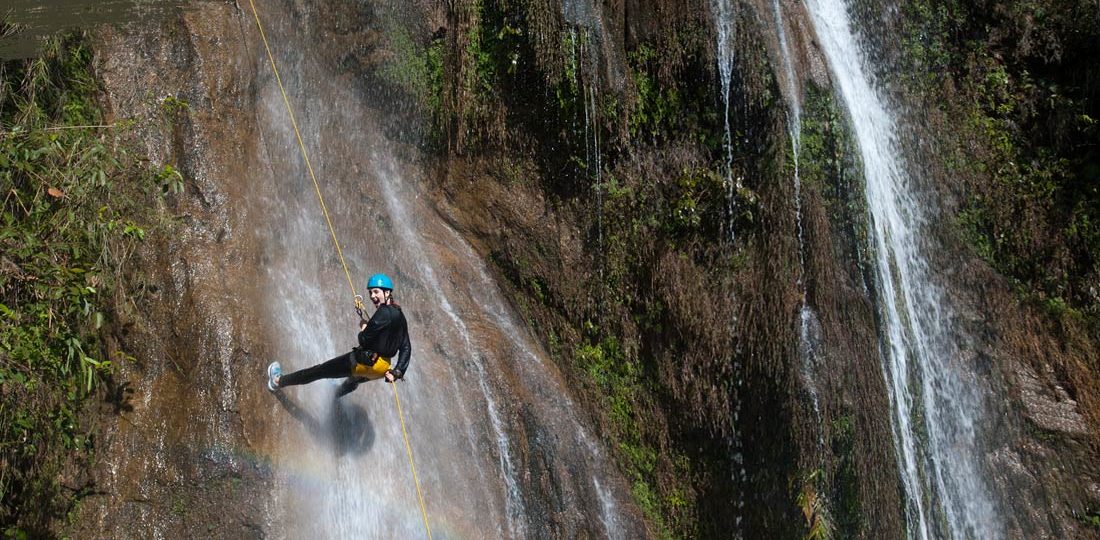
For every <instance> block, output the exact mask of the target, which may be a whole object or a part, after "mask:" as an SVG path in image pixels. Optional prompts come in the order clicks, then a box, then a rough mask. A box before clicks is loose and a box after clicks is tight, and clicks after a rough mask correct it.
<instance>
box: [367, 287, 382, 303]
mask: <svg viewBox="0 0 1100 540" xmlns="http://www.w3.org/2000/svg"><path fill="white" fill-rule="evenodd" d="M370 301H371V303H372V304H374V307H378V306H380V305H382V304H384V303H386V290H385V289H379V288H378V287H374V288H373V289H371V290H370Z"/></svg>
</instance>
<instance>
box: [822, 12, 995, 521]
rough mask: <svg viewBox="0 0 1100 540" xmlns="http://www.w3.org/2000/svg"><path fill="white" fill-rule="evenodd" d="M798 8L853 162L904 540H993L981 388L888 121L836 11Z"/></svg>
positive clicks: (845, 19)
mask: <svg viewBox="0 0 1100 540" xmlns="http://www.w3.org/2000/svg"><path fill="white" fill-rule="evenodd" d="M806 5H807V7H808V9H809V11H810V13H811V18H812V21H813V25H814V28H815V30H816V32H817V36H818V39H819V41H820V45H821V48H822V51H823V52H824V54H825V56H826V58H827V62H828V64H829V67H830V70H831V73H832V76H833V81H834V84H835V86H836V88H837V89H838V91H839V94H840V96H841V98H842V101H843V103H844V105H845V107H846V108H847V111H848V115H849V117H850V119H851V122H852V127H853V130H854V132H855V135H856V141H857V143H858V146H859V154H860V157H861V159H862V166H863V173H864V177H865V181H866V186H865V195H866V202H867V207H868V211H869V216H868V217H869V219H868V221H869V225H868V227H869V230H868V235H869V238H870V242H871V247H872V249H873V251H874V255H873V257H874V267H875V271H876V275H877V302H878V307H877V309H878V312H879V319H880V323H879V324H880V329H879V334H880V357H881V359H882V368H883V376H884V378H885V380H886V386H887V389H888V395H889V398H890V402H891V405H892V409H893V411H892V416H891V419H892V425H893V431H894V437H895V452H896V457H897V462H898V467H899V470H900V475H901V480H902V485H903V487H904V490H905V494H906V508H905V514H906V521H907V527H908V533H909V536H910V537H917V538H922V539H923V538H934V537H953V538H998V537H1001V536H1002V535H1003V532H1002V530H1001V528H1000V527H999V525H998V520H997V519H996V516H997V512H996V509H995V503H994V501H993V499H992V495H991V493H990V489H989V486H988V484H987V482H988V481H987V480H986V478H984V476H983V470H982V463H981V458H982V456H981V454H980V452H981V450H980V448H979V446H978V435H979V434H978V433H976V430H977V429H978V428H980V427H981V424H980V422H981V418H982V413H983V409H984V403H983V401H984V397H983V395H982V394H981V388H983V384H982V383H981V382H980V381H978V380H976V378H975V376H974V374H973V373H969V372H968V370H967V369H966V366H964V365H962V364H961V362H960V361H959V357H960V354H959V353H960V350H959V344H958V343H956V340H957V339H958V338H955V337H953V336H952V332H953V331H954V330H955V329H954V325H953V319H954V315H953V313H952V311H951V308H950V306H949V305H948V304H947V299H946V297H945V296H946V295H945V294H944V291H943V290H942V289H941V286H940V285H939V284H937V283H936V281H935V280H934V276H933V274H932V272H931V270H930V268H929V263H928V259H927V256H928V252H927V250H926V248H925V246H924V244H923V237H924V235H925V234H926V229H927V223H926V217H925V212H926V208H925V207H924V206H923V205H922V200H921V198H920V197H919V196H918V194H917V193H916V191H915V189H914V188H913V187H912V186H911V185H910V183H911V179H910V178H909V177H908V176H907V174H906V170H905V167H904V165H903V163H902V158H901V157H900V156H899V153H898V148H897V145H898V131H897V126H896V123H895V119H894V115H893V114H892V113H891V111H890V109H889V108H888V107H887V105H886V103H885V102H884V99H883V97H882V96H881V95H880V94H879V93H878V92H877V91H876V90H875V85H874V82H873V80H872V78H871V77H870V73H869V70H868V68H867V63H868V60H867V57H866V56H865V55H864V54H863V50H862V49H861V47H860V46H859V44H858V43H859V41H858V37H857V36H856V35H855V33H854V31H853V29H852V24H851V21H850V20H849V17H848V14H847V10H846V7H845V5H844V3H843V2H842V0H807V2H806Z"/></svg>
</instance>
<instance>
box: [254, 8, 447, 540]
mask: <svg viewBox="0 0 1100 540" xmlns="http://www.w3.org/2000/svg"><path fill="white" fill-rule="evenodd" d="M248 4H249V5H250V6H252V15H253V16H254V17H255V18H256V28H257V29H258V30H259V31H260V39H261V40H263V42H264V50H265V51H267V59H268V61H269V62H271V70H272V71H273V72H275V82H277V83H278V84H279V92H281V93H282V95H283V103H284V104H285V105H286V112H287V114H288V115H289V116H290V124H291V126H293V127H294V135H295V136H296V137H297V138H298V147H299V148H300V149H301V150H302V158H303V159H305V162H306V168H307V169H309V177H310V178H312V179H313V188H314V190H316V192H317V200H318V201H319V202H320V203H321V213H323V214H324V216H325V223H327V224H328V230H329V233H330V234H331V235H332V243H333V245H335V246H336V254H337V255H339V257H340V264H341V265H342V266H343V267H344V275H345V276H346V277H347V278H348V287H350V288H351V294H352V296H353V297H355V307H356V308H358V309H361V308H362V302H361V300H360V298H359V295H357V294H356V293H355V284H354V283H353V282H352V280H351V272H350V271H348V265H347V262H345V261H344V252H343V251H342V250H341V249H340V242H339V241H338V240H337V239H336V229H335V228H334V227H333V226H332V219H330V218H329V215H328V207H326V206H325V199H324V197H322V196H321V185H320V183H319V182H317V175H316V174H314V172H313V165H312V164H311V163H310V161H309V154H308V153H307V152H306V145H305V143H304V142H302V133H301V131H299V130H298V121H297V120H295V118H294V111H293V109H291V107H290V99H289V98H287V95H286V88H284V87H283V79H282V77H280V76H279V68H278V67H276V66H275V56H274V55H272V54H271V47H270V46H269V45H268V44H267V35H266V34H265V33H264V27H263V24H261V23H260V14H259V12H257V11H256V3H255V2H254V1H253V0H248ZM391 386H393V399H394V401H395V402H396V403H397V417H398V418H399V419H400V420H401V434H402V435H404V436H405V450H406V452H407V453H408V455H409V467H410V468H411V469H412V475H413V483H414V484H415V485H416V497H417V500H419V502H420V515H421V516H422V517H423V518H424V529H426V530H427V531H428V540H431V538H432V528H431V527H430V526H428V511H427V509H426V508H425V506H424V496H423V495H422V494H421V492H420V480H419V478H417V476H416V463H415V462H413V455H412V445H410V444H409V432H408V430H406V429H405V414H404V413H403V412H402V411H401V398H399V397H397V383H396V381H395V382H394V383H393V384H391Z"/></svg>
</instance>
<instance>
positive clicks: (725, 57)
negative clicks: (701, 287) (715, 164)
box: [710, 0, 741, 243]
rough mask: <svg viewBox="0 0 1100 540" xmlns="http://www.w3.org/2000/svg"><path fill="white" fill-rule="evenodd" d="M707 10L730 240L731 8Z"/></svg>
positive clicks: (718, 0)
mask: <svg viewBox="0 0 1100 540" xmlns="http://www.w3.org/2000/svg"><path fill="white" fill-rule="evenodd" d="M710 10H711V14H712V15H713V16H714V30H715V35H716V36H717V37H718V43H717V44H716V49H715V56H716V57H717V59H718V82H719V84H720V91H721V94H722V106H723V110H722V122H723V125H724V127H725V137H724V138H723V139H722V144H723V147H724V148H725V150H726V170H725V171H723V172H724V173H725V175H724V177H725V182H726V204H727V207H726V212H727V215H728V218H729V221H728V224H727V228H728V229H729V231H728V233H729V238H730V243H732V242H733V240H734V237H735V236H736V233H735V231H734V230H733V213H734V211H735V210H736V208H735V203H734V200H735V199H734V197H735V195H736V193H737V188H740V187H741V185H740V179H738V180H736V181H735V180H734V178H733V134H732V132H731V131H730V83H731V79H732V77H733V36H734V11H733V6H731V5H730V0H711V3H710ZM735 184H736V185H735Z"/></svg>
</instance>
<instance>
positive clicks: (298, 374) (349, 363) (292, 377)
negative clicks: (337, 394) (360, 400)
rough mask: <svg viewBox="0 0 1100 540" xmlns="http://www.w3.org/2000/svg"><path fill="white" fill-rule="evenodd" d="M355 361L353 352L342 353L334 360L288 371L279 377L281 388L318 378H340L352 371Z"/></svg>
mask: <svg viewBox="0 0 1100 540" xmlns="http://www.w3.org/2000/svg"><path fill="white" fill-rule="evenodd" d="M354 363H355V361H354V360H352V358H351V353H350V352H349V353H347V354H341V355H340V356H337V357H336V358H333V359H332V360H329V361H327V362H324V363H321V364H317V365H316V366H313V367H308V368H305V369H300V370H298V371H295V372H294V373H287V374H286V375H283V376H282V377H280V378H279V382H278V383H277V384H278V385H279V388H282V387H284V386H294V385H296V384H309V383H311V382H313V381H316V380H318V379H339V378H341V377H347V376H348V375H349V374H350V373H351V368H352V367H354Z"/></svg>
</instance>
